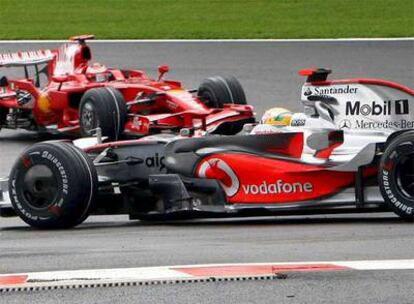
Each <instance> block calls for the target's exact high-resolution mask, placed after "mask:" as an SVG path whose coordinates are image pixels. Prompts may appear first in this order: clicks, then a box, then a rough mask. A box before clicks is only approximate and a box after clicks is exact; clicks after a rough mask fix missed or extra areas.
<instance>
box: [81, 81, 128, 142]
mask: <svg viewBox="0 0 414 304" xmlns="http://www.w3.org/2000/svg"><path fill="white" fill-rule="evenodd" d="M127 112H128V110H127V107H126V104H125V100H124V97H123V96H122V94H121V93H120V92H119V91H118V90H116V89H114V88H110V87H106V88H95V89H91V90H89V91H87V92H86V93H85V94H84V95H83V96H82V99H81V102H80V105H79V124H80V131H81V135H82V136H83V137H88V136H91V135H92V130H94V129H96V128H98V127H99V128H101V130H102V135H103V136H107V137H108V138H109V139H110V140H117V139H118V138H119V137H120V136H121V135H122V133H123V132H124V125H125V121H126V117H127Z"/></svg>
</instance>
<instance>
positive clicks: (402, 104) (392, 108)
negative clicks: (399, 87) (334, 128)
mask: <svg viewBox="0 0 414 304" xmlns="http://www.w3.org/2000/svg"><path fill="white" fill-rule="evenodd" d="M345 114H346V115H364V116H368V115H373V116H379V115H393V114H396V115H405V114H409V103H408V99H399V100H394V101H392V100H386V101H383V102H382V103H379V102H376V101H373V102H372V103H371V104H362V105H361V102H360V101H347V102H346V108H345Z"/></svg>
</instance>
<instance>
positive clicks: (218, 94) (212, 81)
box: [198, 76, 247, 135]
mask: <svg viewBox="0 0 414 304" xmlns="http://www.w3.org/2000/svg"><path fill="white" fill-rule="evenodd" d="M198 96H199V97H200V99H201V100H202V101H203V102H204V104H205V105H206V106H207V107H209V108H223V107H224V104H226V103H227V104H237V105H245V104H247V100H246V94H245V93H244V90H243V87H242V85H241V84H240V82H239V81H238V80H237V79H236V77H234V76H213V77H209V78H207V79H205V80H204V81H203V82H202V83H201V85H200V87H199V88H198ZM246 122H247V121H233V122H225V123H223V124H221V125H220V126H219V127H218V128H217V129H216V130H215V131H214V133H216V134H222V135H233V134H236V133H238V132H240V131H241V130H242V129H243V125H244V123H246Z"/></svg>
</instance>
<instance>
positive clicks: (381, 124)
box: [354, 119, 414, 129]
mask: <svg viewBox="0 0 414 304" xmlns="http://www.w3.org/2000/svg"><path fill="white" fill-rule="evenodd" d="M354 127H355V128H358V129H411V128H414V120H405V119H401V120H395V121H394V120H388V119H386V120H384V121H365V120H363V119H359V120H356V121H355V126H354Z"/></svg>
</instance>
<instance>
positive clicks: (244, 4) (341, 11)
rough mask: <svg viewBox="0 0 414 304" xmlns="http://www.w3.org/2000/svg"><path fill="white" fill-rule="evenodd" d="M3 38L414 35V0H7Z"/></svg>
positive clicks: (1, 13) (1, 7)
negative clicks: (87, 35)
mask: <svg viewBox="0 0 414 304" xmlns="http://www.w3.org/2000/svg"><path fill="white" fill-rule="evenodd" d="M0 28H1V30H0V39H65V38H67V37H69V36H71V35H75V34H81V33H92V34H95V35H96V37H97V38H100V39H111V38H119V39H128V38H130V39H134V38H137V39H161V38H165V39H174V38H178V39H180V38H187V39H191V38H193V39H211V38H346V37H412V36H414V1H413V0H392V1H391V0H365V1H364V0H290V1H289V0H274V1H271V0H256V1H219V0H215V1H214V0H205V1H203V0H175V1H160V0H153V1H139V0H136V1H133V0H130V1H128V0H0Z"/></svg>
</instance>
